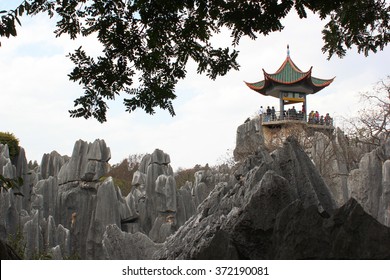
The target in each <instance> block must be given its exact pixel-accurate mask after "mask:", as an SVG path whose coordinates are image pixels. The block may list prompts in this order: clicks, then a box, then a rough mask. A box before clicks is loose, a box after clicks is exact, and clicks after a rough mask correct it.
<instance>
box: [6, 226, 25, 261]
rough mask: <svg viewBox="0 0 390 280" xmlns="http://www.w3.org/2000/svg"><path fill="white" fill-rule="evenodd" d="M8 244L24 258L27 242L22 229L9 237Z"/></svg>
mask: <svg viewBox="0 0 390 280" xmlns="http://www.w3.org/2000/svg"><path fill="white" fill-rule="evenodd" d="M7 243H8V245H9V246H10V247H11V248H12V249H13V250H14V251H15V253H16V254H17V255H18V256H19V257H21V258H23V256H24V249H25V248H26V242H25V241H24V237H23V232H22V231H21V229H18V231H17V232H16V233H15V234H10V235H8V238H7Z"/></svg>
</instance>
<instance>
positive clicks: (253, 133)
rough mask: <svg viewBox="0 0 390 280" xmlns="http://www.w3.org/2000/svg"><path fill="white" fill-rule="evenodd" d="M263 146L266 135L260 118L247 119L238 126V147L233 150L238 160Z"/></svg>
mask: <svg viewBox="0 0 390 280" xmlns="http://www.w3.org/2000/svg"><path fill="white" fill-rule="evenodd" d="M263 148H264V137H263V131H262V126H261V124H260V120H259V119H258V118H254V119H251V120H249V121H246V122H245V123H244V124H242V125H240V126H239V127H238V128H237V134H236V148H235V149H234V151H233V154H234V159H235V160H236V161H239V160H243V159H245V158H246V157H247V156H249V155H252V154H254V153H255V152H256V151H259V150H261V149H263Z"/></svg>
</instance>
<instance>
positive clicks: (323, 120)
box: [308, 111, 333, 125]
mask: <svg viewBox="0 0 390 280" xmlns="http://www.w3.org/2000/svg"><path fill="white" fill-rule="evenodd" d="M308 122H309V123H313V124H320V125H332V124H333V119H332V118H331V117H330V115H329V113H326V115H325V117H324V116H323V115H321V116H320V113H318V111H315V112H314V111H311V112H310V113H309V120H308Z"/></svg>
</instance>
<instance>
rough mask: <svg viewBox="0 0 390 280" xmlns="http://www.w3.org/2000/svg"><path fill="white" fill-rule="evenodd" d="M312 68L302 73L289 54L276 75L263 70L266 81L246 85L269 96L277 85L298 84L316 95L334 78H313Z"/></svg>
mask: <svg viewBox="0 0 390 280" xmlns="http://www.w3.org/2000/svg"><path fill="white" fill-rule="evenodd" d="M312 68H313V67H310V69H309V71H307V72H303V71H301V70H300V69H299V68H298V67H297V66H296V64H295V63H294V62H293V61H292V59H291V57H290V55H289V52H288V53H287V57H286V59H285V60H284V62H283V64H282V65H281V66H280V67H279V69H278V70H277V71H276V72H275V73H273V74H270V73H267V72H266V71H265V70H264V69H263V74H264V80H262V81H259V82H254V83H248V82H245V83H246V85H247V86H248V87H249V88H250V89H252V90H254V91H257V92H259V93H261V94H263V95H268V94H267V92H268V91H269V90H270V89H271V88H274V87H275V86H277V85H285V86H290V85H291V86H293V85H297V84H300V85H303V86H304V87H306V88H309V89H310V91H311V92H312V93H316V92H318V91H320V90H321V89H323V88H324V87H326V86H328V85H329V84H331V83H332V82H333V80H334V78H332V79H320V78H316V77H312V75H311V71H312Z"/></svg>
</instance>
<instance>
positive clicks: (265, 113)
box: [259, 105, 333, 125]
mask: <svg viewBox="0 0 390 280" xmlns="http://www.w3.org/2000/svg"><path fill="white" fill-rule="evenodd" d="M259 115H260V116H262V118H263V121H264V122H269V121H275V120H301V121H305V120H306V108H305V105H302V110H299V111H297V110H296V109H295V106H293V107H292V108H289V109H288V110H287V111H286V110H285V111H283V116H277V112H276V111H275V107H274V106H272V107H270V106H267V109H265V110H264V108H263V106H260V109H259ZM308 123H311V124H319V125H332V124H333V119H332V118H331V117H330V116H329V113H327V114H326V115H325V117H324V116H323V115H321V116H320V114H319V113H318V111H313V110H312V111H311V112H310V113H309V115H308Z"/></svg>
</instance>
